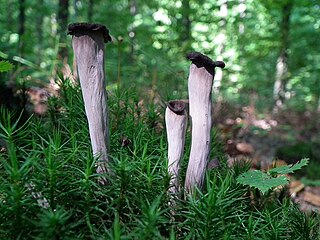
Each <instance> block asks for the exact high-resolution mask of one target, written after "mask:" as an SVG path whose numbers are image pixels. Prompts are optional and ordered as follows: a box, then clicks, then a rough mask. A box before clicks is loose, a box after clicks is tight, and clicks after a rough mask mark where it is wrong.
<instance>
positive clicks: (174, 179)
mask: <svg viewBox="0 0 320 240" xmlns="http://www.w3.org/2000/svg"><path fill="white" fill-rule="evenodd" d="M165 121H166V128H167V138H168V172H169V174H170V176H171V179H170V188H169V192H170V193H172V194H176V193H178V191H179V170H180V162H181V159H182V156H183V150H184V143H185V135H186V127H187V111H186V103H185V102H184V101H182V100H174V101H169V102H168V104H167V108H166V114H165Z"/></svg>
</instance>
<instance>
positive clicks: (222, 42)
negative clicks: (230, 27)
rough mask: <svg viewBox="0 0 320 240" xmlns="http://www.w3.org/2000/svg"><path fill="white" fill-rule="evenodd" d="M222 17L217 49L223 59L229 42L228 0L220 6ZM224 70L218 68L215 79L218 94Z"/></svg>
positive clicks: (214, 88)
mask: <svg viewBox="0 0 320 240" xmlns="http://www.w3.org/2000/svg"><path fill="white" fill-rule="evenodd" d="M219 16H220V17H221V20H220V22H221V27H220V33H219V34H218V37H219V45H218V49H217V56H218V60H219V61H222V60H223V54H224V52H225V48H226V42H227V29H226V28H227V17H228V0H225V1H224V2H223V3H222V4H221V6H220V14H219ZM222 76H223V72H222V70H221V69H217V71H216V75H215V80H214V84H213V91H214V93H215V94H216V95H218V94H219V93H220V88H221V81H222Z"/></svg>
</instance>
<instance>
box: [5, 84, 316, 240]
mask: <svg viewBox="0 0 320 240" xmlns="http://www.w3.org/2000/svg"><path fill="white" fill-rule="evenodd" d="M59 84H60V87H61V89H63V90H62V93H61V95H62V96H61V98H52V99H51V100H50V111H49V113H48V115H47V116H44V117H43V118H41V119H37V118H36V117H32V118H31V119H29V120H28V121H27V122H26V123H22V122H21V121H22V120H21V119H20V120H16V121H13V120H12V115H11V113H10V112H9V111H7V110H1V115H0V117H1V121H0V139H1V141H3V142H4V143H5V144H4V146H5V147H4V150H2V151H1V152H0V238H1V239H17V238H19V239H58V238H63V239H101V238H105V239H277V238H278V239H287V237H288V236H290V237H292V238H296V239H308V238H309V239H317V237H318V233H319V221H317V220H318V216H316V215H314V216H308V215H305V214H303V213H302V212H301V211H300V210H299V209H298V207H297V206H296V205H295V204H293V203H292V202H291V201H290V199H287V200H286V201H284V202H283V203H281V202H279V201H273V202H271V204H269V205H268V206H266V205H264V206H261V207H260V208H259V210H257V209H256V208H252V206H251V204H250V201H251V200H250V198H249V196H247V195H246V192H247V188H246V187H242V186H241V185H240V184H238V183H237V176H238V175H239V174H241V173H243V172H244V171H247V170H248V164H245V163H244V164H239V165H237V166H235V168H234V169H229V168H228V167H220V168H218V169H214V170H212V171H209V172H208V174H207V178H206V183H205V186H204V189H203V190H201V191H200V190H198V191H197V192H196V194H195V195H194V196H191V195H190V196H188V197H187V198H186V199H181V198H178V197H176V198H173V197H174V196H169V195H168V188H169V182H170V177H169V176H168V172H167V161H166V160H167V159H166V158H167V152H166V151H167V145H166V138H165V134H164V129H161V128H160V129H159V127H158V128H157V127H155V124H156V123H157V122H161V121H160V120H159V113H158V111H159V110H157V109H154V106H151V107H149V106H148V104H145V105H144V106H141V105H139V104H137V103H138V102H139V98H138V97H137V96H136V93H135V92H133V93H132V92H131V91H129V90H125V89H123V90H122V91H116V92H111V93H110V94H109V103H110V120H111V121H110V124H111V148H110V149H112V152H111V154H110V159H111V160H112V161H111V162H110V165H109V167H110V168H111V170H112V173H113V174H110V175H109V174H106V175H105V177H106V178H107V179H108V180H109V182H110V184H109V185H106V186H103V185H100V184H99V177H101V176H100V175H98V174H97V173H96V167H95V166H96V159H95V158H93V157H92V152H91V150H90V149H91V147H90V139H89V133H88V127H87V123H86V118H85V114H84V110H83V109H84V107H83V101H82V98H81V93H80V90H79V88H78V87H74V86H73V85H72V84H71V83H70V82H69V81H68V80H64V81H59ZM61 109H63V111H61ZM146 109H150V110H153V111H155V112H154V113H152V114H151V116H150V115H149V114H146V112H145V111H146ZM59 110H60V111H59ZM162 111H163V110H162ZM154 115H156V116H158V119H155V117H154ZM116 117H119V118H116ZM120 117H121V118H120ZM150 126H153V127H154V128H150ZM124 136H126V137H127V140H128V142H127V144H123V142H122V139H123V137H124ZM129 140H130V141H129ZM186 144H187V146H186V148H189V147H190V142H189V141H186ZM214 148H215V150H217V151H219V146H218V144H215V145H214ZM218 154H219V153H218ZM219 156H221V157H222V156H223V155H222V154H219ZM186 158H187V157H186ZM184 160H185V161H186V160H187V159H184ZM185 168H186V167H185V166H184V168H183V169H182V173H183V172H185V170H186V169H185ZM295 168H296V167H295ZM277 171H278V170H277ZM279 171H280V170H279ZM281 171H284V170H283V169H282V170H281ZM182 175H183V174H182ZM182 184H183V181H182ZM170 199H171V200H174V204H169V202H170Z"/></svg>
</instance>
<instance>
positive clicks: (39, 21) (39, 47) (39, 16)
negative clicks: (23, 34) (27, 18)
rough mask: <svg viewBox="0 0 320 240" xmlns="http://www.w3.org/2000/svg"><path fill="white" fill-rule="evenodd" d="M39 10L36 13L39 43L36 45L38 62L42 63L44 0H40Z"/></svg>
mask: <svg viewBox="0 0 320 240" xmlns="http://www.w3.org/2000/svg"><path fill="white" fill-rule="evenodd" d="M37 5H38V7H37V9H38V12H37V15H36V29H37V33H36V34H37V38H38V41H37V45H36V54H37V56H38V57H37V60H36V62H37V64H40V63H41V60H42V50H43V48H42V43H43V29H42V23H43V12H42V9H43V7H44V0H38V4H37Z"/></svg>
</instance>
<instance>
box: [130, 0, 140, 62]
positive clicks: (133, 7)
mask: <svg viewBox="0 0 320 240" xmlns="http://www.w3.org/2000/svg"><path fill="white" fill-rule="evenodd" d="M129 9H130V14H131V16H132V21H134V18H135V16H136V15H137V13H138V4H137V0H130V2H129ZM129 37H130V38H131V44H130V59H131V60H132V61H134V54H135V49H134V46H135V44H134V40H135V38H136V32H135V28H134V27H133V26H132V27H131V28H130V30H129Z"/></svg>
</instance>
